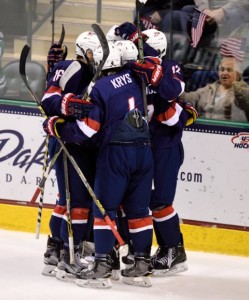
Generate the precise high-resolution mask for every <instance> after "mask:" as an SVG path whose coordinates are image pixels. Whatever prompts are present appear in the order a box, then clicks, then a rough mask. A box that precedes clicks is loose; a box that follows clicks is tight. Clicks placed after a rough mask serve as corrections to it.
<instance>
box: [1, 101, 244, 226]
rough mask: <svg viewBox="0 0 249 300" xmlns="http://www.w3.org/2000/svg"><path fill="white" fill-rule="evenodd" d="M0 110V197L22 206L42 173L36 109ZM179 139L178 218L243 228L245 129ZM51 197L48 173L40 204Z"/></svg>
mask: <svg viewBox="0 0 249 300" xmlns="http://www.w3.org/2000/svg"><path fill="white" fill-rule="evenodd" d="M2 107H4V108H2ZM2 107H1V109H0V117H1V126H0V169H1V172H0V186H1V190H0V199H2V200H4V201H5V200H7V201H8V200H9V201H17V202H27V203H28V202H29V201H30V200H31V198H32V196H33V194H34V192H35V190H36V188H37V186H38V185H39V183H40V181H41V178H42V175H43V160H44V151H45V134H44V132H43V129H42V123H43V118H42V116H41V115H40V114H39V111H38V109H36V108H22V107H14V106H11V107H10V106H9V107H8V106H2ZM182 141H183V145H184V152H185V159H184V163H183V165H182V167H181V169H180V172H179V176H178V186H177V192H176V197H175V201H174V207H175V208H176V210H177V212H178V214H179V216H180V218H182V219H186V220H193V221H200V222H209V223H213V224H230V225H235V226H242V227H248V226H249V185H248V178H249V168H248V165H249V130H248V129H247V130H245V129H241V128H231V127H222V126H216V127H215V126H207V125H198V124H195V125H194V126H191V127H189V128H186V130H185V131H184V133H183V139H182ZM56 197H57V182H56V177H55V173H54V170H52V171H51V172H50V174H49V176H48V178H47V180H46V184H45V193H44V198H43V202H44V203H45V204H54V203H55V200H56ZM37 201H39V200H37ZM5 202H6V201H5Z"/></svg>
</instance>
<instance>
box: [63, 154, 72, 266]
mask: <svg viewBox="0 0 249 300" xmlns="http://www.w3.org/2000/svg"><path fill="white" fill-rule="evenodd" d="M63 164H64V176H65V190H66V201H67V229H68V244H69V257H70V264H74V242H73V229H72V218H71V213H70V209H71V208H70V202H71V196H70V190H69V174H68V165H67V155H66V154H65V152H63Z"/></svg>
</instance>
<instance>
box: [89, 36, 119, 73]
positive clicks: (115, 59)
mask: <svg viewBox="0 0 249 300" xmlns="http://www.w3.org/2000/svg"><path fill="white" fill-rule="evenodd" d="M108 46H109V50H110V53H109V55H108V57H107V60H106V61H105V64H104V66H103V67H102V70H107V69H113V68H118V67H120V66H121V56H120V53H119V51H118V50H117V49H116V48H115V47H114V44H113V43H112V42H109V43H108ZM93 59H94V65H95V68H98V67H99V65H100V64H101V61H102V59H103V49H102V46H101V44H99V45H98V46H97V48H96V49H95V50H94V51H93Z"/></svg>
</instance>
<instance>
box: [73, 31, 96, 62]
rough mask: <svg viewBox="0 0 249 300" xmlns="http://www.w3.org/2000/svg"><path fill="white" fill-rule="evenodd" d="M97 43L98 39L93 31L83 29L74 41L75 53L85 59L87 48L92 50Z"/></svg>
mask: <svg viewBox="0 0 249 300" xmlns="http://www.w3.org/2000/svg"><path fill="white" fill-rule="evenodd" d="M98 44H99V39H98V37H97V35H96V33H95V32H94V31H85V32H83V33H81V34H80V35H79V36H78V37H77V39H76V42H75V46H76V51H75V52H76V55H79V56H82V57H83V58H85V59H86V60H87V56H86V52H87V50H92V51H94V50H95V48H96V47H97V46H98Z"/></svg>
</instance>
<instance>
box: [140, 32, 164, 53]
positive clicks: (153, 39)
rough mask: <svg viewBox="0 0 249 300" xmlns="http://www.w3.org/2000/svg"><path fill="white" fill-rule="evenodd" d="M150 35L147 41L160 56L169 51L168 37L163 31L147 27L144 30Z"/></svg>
mask: <svg viewBox="0 0 249 300" xmlns="http://www.w3.org/2000/svg"><path fill="white" fill-rule="evenodd" d="M143 33H144V34H146V35H147V36H148V39H147V40H146V43H147V44H148V45H149V46H151V47H152V48H153V49H155V50H157V52H158V56H159V57H160V58H162V57H163V56H164V55H166V51H167V38H166V36H165V34H164V33H163V32H162V31H159V30H157V29H147V30H144V31H143Z"/></svg>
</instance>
